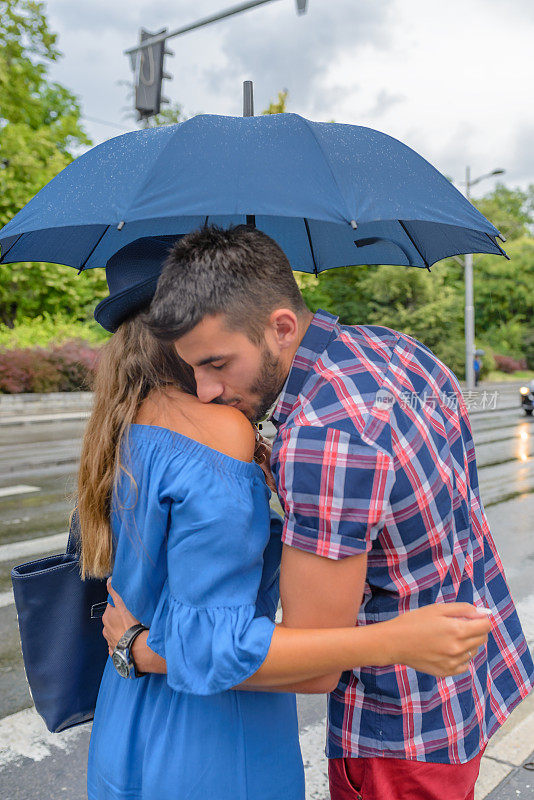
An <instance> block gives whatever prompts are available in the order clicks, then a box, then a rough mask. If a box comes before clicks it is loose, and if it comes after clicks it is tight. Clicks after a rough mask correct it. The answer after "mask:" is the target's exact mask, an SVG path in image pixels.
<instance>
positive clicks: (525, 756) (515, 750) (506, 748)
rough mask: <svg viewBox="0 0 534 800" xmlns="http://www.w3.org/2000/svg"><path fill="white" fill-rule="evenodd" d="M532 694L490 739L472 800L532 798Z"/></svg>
mask: <svg viewBox="0 0 534 800" xmlns="http://www.w3.org/2000/svg"><path fill="white" fill-rule="evenodd" d="M525 765H532V769H534V693H531V694H530V695H529V696H528V697H527V698H526V700H523V702H522V703H521V704H520V705H519V706H518V708H516V710H515V711H514V713H513V714H512V715H511V716H510V718H509V719H508V720H507V721H506V722H505V724H504V725H503V726H502V728H501V729H500V730H499V731H498V732H497V733H496V734H495V736H494V737H493V738H492V739H491V741H490V743H489V745H488V747H487V749H486V753H485V755H484V757H483V759H482V764H481V767H480V776H479V779H478V781H477V785H476V789H475V800H513V798H516V797H520V798H521V800H525V798H534V772H533V771H532V769H529V768H528V767H527V768H525Z"/></svg>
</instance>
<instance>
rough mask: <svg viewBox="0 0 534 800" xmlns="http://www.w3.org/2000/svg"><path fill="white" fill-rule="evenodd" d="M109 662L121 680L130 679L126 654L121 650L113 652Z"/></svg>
mask: <svg viewBox="0 0 534 800" xmlns="http://www.w3.org/2000/svg"><path fill="white" fill-rule="evenodd" d="M111 660H112V661H113V666H114V667H115V669H116V670H117V672H118V673H119V675H120V676H121V678H129V677H130V664H129V661H128V659H127V657H126V654H125V653H124V652H123V651H122V650H114V652H113V655H112V656H111Z"/></svg>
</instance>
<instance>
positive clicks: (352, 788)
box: [328, 753, 482, 800]
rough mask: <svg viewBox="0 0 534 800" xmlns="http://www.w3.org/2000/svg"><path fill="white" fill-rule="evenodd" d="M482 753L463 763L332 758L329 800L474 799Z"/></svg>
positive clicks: (329, 769) (329, 770) (329, 766)
mask: <svg viewBox="0 0 534 800" xmlns="http://www.w3.org/2000/svg"><path fill="white" fill-rule="evenodd" d="M481 758H482V753H479V755H478V756H476V757H475V758H472V759H471V761H467V762H466V763H465V764H432V763H430V762H427V761H406V760H405V759H401V758H331V759H329V761H328V775H329V778H330V796H331V799H332V800H473V798H474V796H475V783H476V780H477V778H478V772H479V769H480V759H481Z"/></svg>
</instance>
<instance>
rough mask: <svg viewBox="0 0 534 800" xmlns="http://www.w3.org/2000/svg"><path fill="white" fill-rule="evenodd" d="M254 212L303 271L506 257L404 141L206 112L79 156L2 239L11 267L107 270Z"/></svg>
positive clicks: (293, 120) (483, 223) (357, 130)
mask: <svg viewBox="0 0 534 800" xmlns="http://www.w3.org/2000/svg"><path fill="white" fill-rule="evenodd" d="M252 215H253V216H254V217H255V224H256V226H257V227H258V228H259V229H261V230H262V231H264V232H265V233H267V234H268V235H269V236H271V237H272V238H273V239H275V240H276V241H277V242H278V243H279V244H280V246H281V247H282V248H283V250H284V251H285V252H286V254H287V256H288V258H289V260H290V262H291V265H292V267H293V268H294V269H296V270H302V271H304V272H315V273H316V274H317V273H319V272H321V271H322V270H325V269H328V268H330V267H339V266H349V265H356V264H400V265H411V266H416V267H427V268H429V267H430V265H431V264H433V263H435V262H436V261H439V260H440V259H442V258H445V257H447V256H452V255H458V254H460V253H495V254H504V251H503V250H502V248H501V247H500V246H499V244H498V243H497V241H496V239H497V237H498V236H499V231H498V230H497V229H496V228H495V227H494V226H493V225H492V224H491V223H490V222H488V220H486V219H485V217H483V216H482V214H480V213H479V212H478V211H477V210H476V209H475V208H474V207H473V206H472V205H471V204H470V203H469V202H468V201H467V200H466V199H465V198H464V197H463V196H462V195H461V194H460V192H458V191H457V190H456V189H455V188H454V186H453V185H452V184H451V183H450V181H448V180H447V179H446V178H445V177H444V176H443V175H441V174H440V173H439V172H438V171H437V170H436V169H435V168H434V167H432V166H431V165H430V164H429V163H428V162H427V161H425V159H424V158H422V157H421V156H420V155H418V154H417V153H416V152H414V151H413V150H411V149H410V148H409V147H406V145H404V144H402V143H401V142H399V141H397V140H396V139H393V138H391V137H390V136H387V135H386V134H384V133H380V132H378V131H375V130H372V129H370V128H363V127H358V126H354V125H342V124H336V123H320V122H310V121H308V120H306V119H304V118H303V117H300V116H298V115H297V114H275V115H272V116H261V117H220V116H213V115H200V116H197V117H193V118H192V119H190V120H187V121H186V122H183V123H181V124H179V125H169V126H166V127H161V128H152V129H149V130H142V131H135V132H133V133H126V134H124V135H123V136H118V137H117V138H114V139H111V140H109V141H107V142H104V143H103V144H101V145H98V146H97V147H95V148H93V149H92V150H90V151H89V152H87V153H85V154H84V155H82V156H80V158H78V159H77V160H76V161H74V162H73V163H72V164H70V165H69V166H68V167H66V168H65V169H64V170H63V171H62V172H60V173H59V175H57V176H56V177H55V178H54V179H53V180H52V181H50V183H49V184H47V185H46V186H45V187H44V188H43V189H41V191H40V192H39V193H38V194H37V195H36V196H35V197H34V198H33V199H32V200H30V202H29V203H28V204H27V205H26V206H25V207H24V208H23V209H22V210H21V211H19V213H18V214H17V215H16V216H15V217H14V218H13V219H12V220H11V221H10V222H9V223H8V224H7V225H6V226H5V227H4V228H3V229H2V230H1V231H0V246H1V259H0V261H1V262H3V263H8V262H15V261H50V262H55V263H60V264H69V265H70V266H73V267H77V268H79V269H81V270H82V269H88V268H91V267H102V266H104V265H105V264H106V263H107V262H108V260H109V259H110V258H111V256H113V254H114V253H116V252H117V251H118V250H119V249H121V248H122V247H124V246H125V245H127V244H129V243H130V242H132V241H135V240H136V239H139V238H141V237H145V236H161V235H178V234H184V233H187V232H189V231H191V230H194V229H196V228H198V227H200V226H202V225H204V224H206V223H209V224H218V225H221V226H228V225H230V224H239V223H242V222H245V221H246V220H247V218H248V219H249V220H250V216H252Z"/></svg>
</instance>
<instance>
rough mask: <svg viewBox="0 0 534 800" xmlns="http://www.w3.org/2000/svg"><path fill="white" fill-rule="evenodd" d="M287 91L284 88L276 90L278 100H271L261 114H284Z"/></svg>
mask: <svg viewBox="0 0 534 800" xmlns="http://www.w3.org/2000/svg"><path fill="white" fill-rule="evenodd" d="M287 96H288V91H287V89H284V91H283V92H278V100H271V101H270V103H269V105H268V106H267V108H266V109H265V111H262V112H261V113H262V114H285V113H286V110H287V108H286V106H287Z"/></svg>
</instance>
